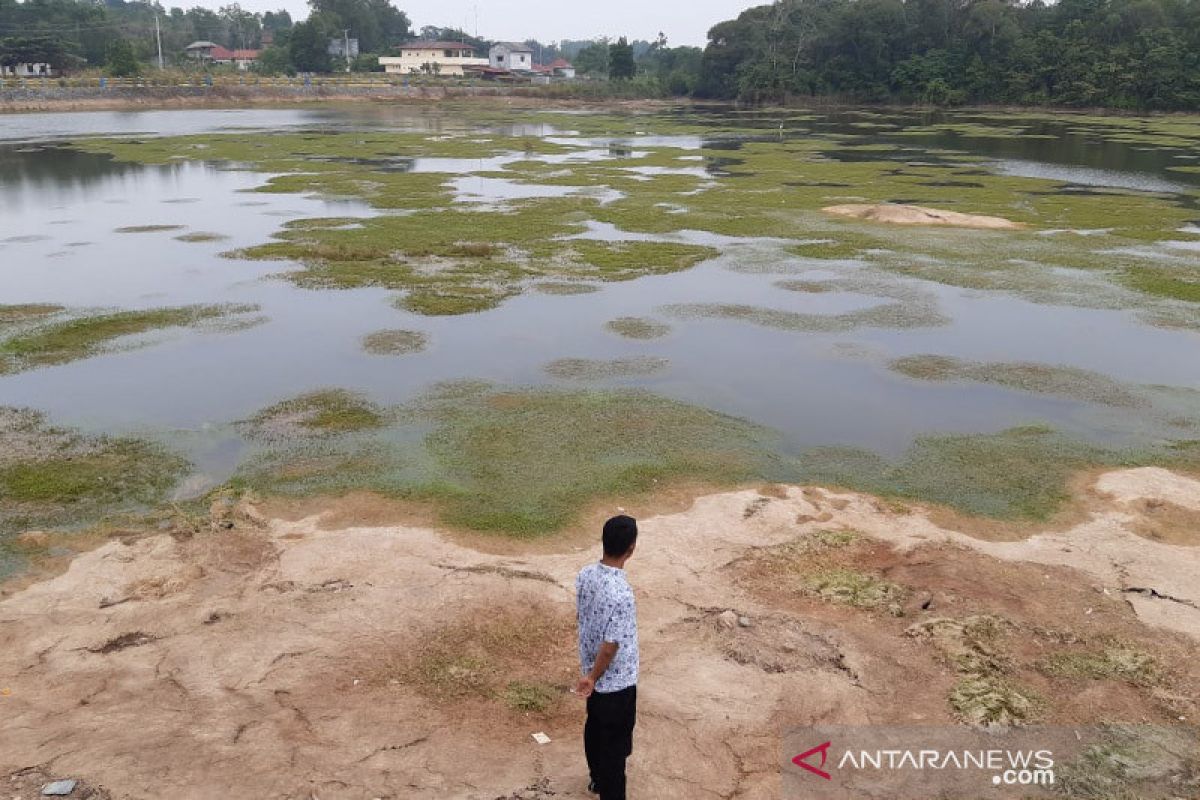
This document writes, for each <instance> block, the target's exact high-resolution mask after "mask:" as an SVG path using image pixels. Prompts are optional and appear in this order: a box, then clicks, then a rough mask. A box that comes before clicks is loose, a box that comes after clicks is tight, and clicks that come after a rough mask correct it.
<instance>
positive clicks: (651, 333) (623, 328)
mask: <svg viewBox="0 0 1200 800" xmlns="http://www.w3.org/2000/svg"><path fill="white" fill-rule="evenodd" d="M604 327H605V328H607V329H608V330H610V331H612V332H613V333H615V334H617V335H618V336H624V337H625V338H626V339H659V338H661V337H663V336H666V335H667V334H668V333H670V332H671V326H670V325H667V324H666V323H663V322H656V321H654V320H652V319H646V318H644V317H617V318H616V319H613V320H609V321H608V322H606V323H605V324H604Z"/></svg>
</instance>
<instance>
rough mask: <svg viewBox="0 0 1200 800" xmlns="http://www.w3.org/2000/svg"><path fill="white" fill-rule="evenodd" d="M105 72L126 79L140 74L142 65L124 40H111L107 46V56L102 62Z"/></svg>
mask: <svg viewBox="0 0 1200 800" xmlns="http://www.w3.org/2000/svg"><path fill="white" fill-rule="evenodd" d="M104 67H105V70H106V71H107V72H108V74H109V75H112V76H114V77H117V78H126V77H129V76H131V75H137V74H138V73H139V72H141V69H142V65H141V62H139V61H138V57H137V54H136V53H135V52H134V50H133V45H131V44H130V43H129V42H128V41H126V40H125V39H113V40H112V41H111V42H110V43H109V45H108V55H107V57H106V58H105V61H104Z"/></svg>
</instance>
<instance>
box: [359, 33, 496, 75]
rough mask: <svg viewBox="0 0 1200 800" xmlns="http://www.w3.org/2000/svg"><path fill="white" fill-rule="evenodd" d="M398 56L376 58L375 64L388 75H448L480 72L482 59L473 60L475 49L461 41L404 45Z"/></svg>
mask: <svg viewBox="0 0 1200 800" xmlns="http://www.w3.org/2000/svg"><path fill="white" fill-rule="evenodd" d="M398 50H399V53H400V55H398V56H380V58H379V65H380V66H381V67H383V71H384V72H387V73H390V74H392V75H412V74H418V75H420V74H424V75H443V76H446V75H451V76H456V77H457V76H460V75H462V74H463V71H464V70H472V69H482V68H483V67H486V66H487V65H488V60H487V59H486V58H477V57H476V56H475V49H474V48H473V47H471V46H470V45H467V44H463V43H462V42H408V43H407V44H402V45H400V47H399V48H398Z"/></svg>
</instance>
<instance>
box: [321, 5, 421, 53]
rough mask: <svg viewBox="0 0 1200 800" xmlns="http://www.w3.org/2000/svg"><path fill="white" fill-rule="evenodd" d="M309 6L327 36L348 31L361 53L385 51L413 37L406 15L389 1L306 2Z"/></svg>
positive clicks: (339, 34)
mask: <svg viewBox="0 0 1200 800" xmlns="http://www.w3.org/2000/svg"><path fill="white" fill-rule="evenodd" d="M309 7H310V8H312V11H313V16H319V17H321V18H322V19H323V20H325V22H326V23H327V26H328V28H329V30H330V33H334V34H336V35H338V36H341V35H343V32H344V31H345V30H349V31H350V36H351V37H352V38H355V39H358V46H359V50H360V51H361V52H364V53H381V52H384V51H385V50H387V49H389V48H391V47H393V46H395V45H397V44H400V43H401V42H404V41H407V40H408V39H409V38H410V37H411V35H412V29H411V27H410V24H409V20H408V16H407V15H406V14H405V13H404V12H403V11H401V10H400V9H398V8H396V7H395V6H393V5H392V4H391V2H390V0H309ZM310 21H311V18H310Z"/></svg>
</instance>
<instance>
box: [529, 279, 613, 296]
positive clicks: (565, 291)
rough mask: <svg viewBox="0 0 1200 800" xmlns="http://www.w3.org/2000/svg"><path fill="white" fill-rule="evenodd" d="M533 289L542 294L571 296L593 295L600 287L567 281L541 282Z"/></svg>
mask: <svg viewBox="0 0 1200 800" xmlns="http://www.w3.org/2000/svg"><path fill="white" fill-rule="evenodd" d="M533 288H534V289H536V290H537V291H539V292H541V293H542V294H557V295H572V294H594V293H596V292H598V291H600V287H599V286H596V285H595V284H593V283H571V282H567V281H543V282H541V283H535V284H534V285H533Z"/></svg>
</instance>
